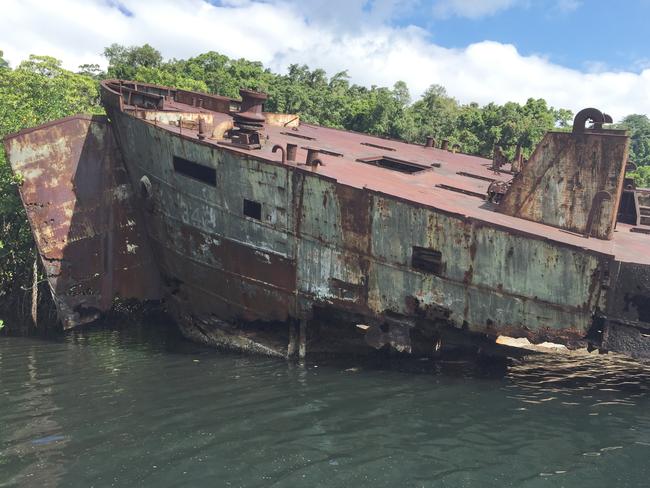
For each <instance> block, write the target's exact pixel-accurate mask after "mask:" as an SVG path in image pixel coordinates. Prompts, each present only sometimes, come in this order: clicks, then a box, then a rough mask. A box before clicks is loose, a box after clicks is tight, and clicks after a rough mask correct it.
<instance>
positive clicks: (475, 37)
mask: <svg viewBox="0 0 650 488" xmlns="http://www.w3.org/2000/svg"><path fill="white" fill-rule="evenodd" d="M2 10H3V16H2V18H0V49H1V50H4V52H5V57H6V58H7V59H8V60H9V61H10V63H11V64H12V65H16V64H18V63H19V62H20V61H21V60H23V59H25V58H26V57H27V56H29V54H49V55H53V56H55V57H57V58H59V59H61V60H62V61H63V63H64V66H66V67H68V68H70V69H76V67H77V66H78V65H80V64H84V63H98V64H100V65H105V63H106V60H105V59H104V58H103V57H102V56H101V52H102V50H103V48H104V47H105V46H107V45H109V44H111V43H113V42H118V43H122V44H126V45H138V44H143V43H145V42H146V43H149V44H151V45H153V46H154V47H156V48H157V49H159V50H160V51H161V52H162V54H163V55H164V56H165V57H176V58H183V57H189V56H194V55H197V54H199V53H201V52H206V51H209V50H214V51H219V52H221V53H224V54H226V55H228V56H231V57H245V58H248V59H253V60H258V61H261V62H263V63H264V64H265V65H266V66H267V67H269V68H271V69H273V70H275V71H279V72H283V71H284V70H286V68H287V66H288V65H289V64H292V63H300V64H303V63H304V64H307V65H309V66H310V67H312V68H317V67H318V68H323V69H325V70H326V71H327V72H328V73H329V74H334V73H336V72H338V71H342V70H347V71H348V73H349V75H350V78H351V80H352V81H353V82H355V83H358V84H362V85H366V86H370V85H382V86H392V85H393V84H394V83H395V82H396V81H398V80H403V81H406V83H407V85H408V86H409V88H410V90H411V94H412V97H413V98H414V99H417V97H418V96H419V95H421V94H422V93H423V92H424V90H426V88H427V87H428V86H430V85H431V84H441V85H443V86H445V87H446V89H447V91H448V93H449V94H451V95H452V96H454V97H456V98H457V99H458V100H460V101H461V102H471V101H476V102H478V103H481V104H484V103H488V102H492V101H494V102H497V103H504V102H506V101H516V102H520V103H523V102H525V101H526V99H527V98H529V97H533V98H545V99H546V100H547V101H548V102H549V103H550V104H551V105H553V106H555V107H563V108H569V109H572V110H574V111H577V110H580V109H581V108H584V107H587V106H595V107H597V108H600V109H601V110H603V111H606V112H608V113H610V114H612V115H613V116H614V118H622V117H623V116H625V115H627V114H629V113H646V114H650V50H649V49H648V47H647V46H648V38H649V37H650V36H649V35H648V33H647V30H646V25H645V24H646V23H647V21H648V19H650V0H619V1H618V2H613V1H606V0H399V1H398V0H48V1H43V0H3V7H2Z"/></svg>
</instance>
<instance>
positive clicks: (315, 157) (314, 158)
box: [305, 147, 323, 166]
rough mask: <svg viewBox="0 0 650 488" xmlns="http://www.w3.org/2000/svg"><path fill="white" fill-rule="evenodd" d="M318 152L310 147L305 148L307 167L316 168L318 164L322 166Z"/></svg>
mask: <svg viewBox="0 0 650 488" xmlns="http://www.w3.org/2000/svg"><path fill="white" fill-rule="evenodd" d="M319 156H320V152H319V151H318V149H314V148H311V147H308V148H307V159H306V161H305V164H306V165H307V166H318V165H319V164H320V165H321V166H322V165H323V161H321V159H320V157H319Z"/></svg>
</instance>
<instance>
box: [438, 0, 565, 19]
mask: <svg viewBox="0 0 650 488" xmlns="http://www.w3.org/2000/svg"><path fill="white" fill-rule="evenodd" d="M565 1H566V0H565ZM517 3H520V2H519V0H438V1H437V2H436V3H435V4H434V6H433V13H434V15H436V16H437V17H440V18H448V17H453V16H457V17H467V18H470V19H477V18H479V17H485V16H488V15H494V14H496V13H497V12H499V11H501V10H506V9H509V8H511V7H513V6H515V5H516V4H517Z"/></svg>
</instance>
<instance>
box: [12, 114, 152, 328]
mask: <svg viewBox="0 0 650 488" xmlns="http://www.w3.org/2000/svg"><path fill="white" fill-rule="evenodd" d="M5 147H6V151H7V154H8V155H9V159H10V161H11V165H12V168H13V170H14V172H15V173H16V174H18V175H20V177H21V178H22V184H21V185H20V196H21V199H22V201H23V204H24V206H25V209H26V211H27V217H28V219H29V223H30V225H31V228H32V232H33V234H34V237H35V240H36V244H37V247H38V251H39V254H40V257H41V262H42V264H43V268H44V270H45V274H46V276H47V279H48V282H49V285H50V288H51V290H52V296H53V297H54V299H55V304H56V306H57V310H58V314H59V317H60V319H61V321H62V323H63V325H64V327H65V328H70V327H74V326H76V325H79V324H84V323H87V322H90V321H92V320H95V319H96V318H97V317H98V316H99V314H100V313H101V312H104V311H107V310H110V308H111V307H112V305H113V300H114V298H115V297H116V296H119V297H122V298H135V299H138V300H151V299H159V298H160V296H161V295H160V286H159V276H158V270H157V268H156V265H155V263H154V261H153V257H152V255H151V252H150V250H149V245H148V241H147V238H146V236H145V235H144V234H143V228H142V226H141V224H139V215H138V214H139V210H138V209H136V208H134V206H133V195H132V191H131V186H130V184H129V181H128V179H127V175H126V171H125V169H124V165H123V164H122V160H121V157H120V153H119V150H118V148H117V146H116V144H115V140H114V138H113V134H112V131H111V127H110V125H109V123H108V120H107V119H106V117H102V116H93V117H90V116H75V117H68V118H66V119H61V120H58V121H56V122H52V123H50V124H46V125H43V126H40V127H36V128H33V129H28V130H25V131H22V132H19V133H17V134H13V135H10V136H8V137H7V138H6V139H5Z"/></svg>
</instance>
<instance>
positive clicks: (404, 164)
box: [357, 156, 429, 174]
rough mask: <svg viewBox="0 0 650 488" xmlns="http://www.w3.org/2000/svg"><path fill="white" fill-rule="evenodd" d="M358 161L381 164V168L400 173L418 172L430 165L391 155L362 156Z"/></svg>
mask: <svg viewBox="0 0 650 488" xmlns="http://www.w3.org/2000/svg"><path fill="white" fill-rule="evenodd" d="M357 161H358V162H360V163H365V164H371V165H373V166H379V167H381V168H386V169H390V170H393V171H399V172H400V173H406V174H413V173H418V172H420V171H424V170H425V169H429V166H424V165H422V164H417V163H412V162H411V161H404V160H403V159H397V158H392V157H390V156H375V157H371V158H360V159H357Z"/></svg>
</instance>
